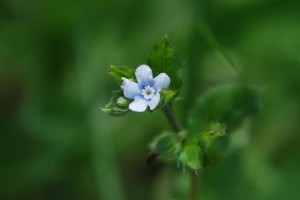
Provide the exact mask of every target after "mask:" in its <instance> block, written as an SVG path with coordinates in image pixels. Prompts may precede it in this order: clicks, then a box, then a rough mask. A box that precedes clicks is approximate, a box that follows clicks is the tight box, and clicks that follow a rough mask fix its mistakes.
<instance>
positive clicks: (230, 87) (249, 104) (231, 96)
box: [188, 84, 261, 137]
mask: <svg viewBox="0 0 300 200" xmlns="http://www.w3.org/2000/svg"><path fill="white" fill-rule="evenodd" d="M260 108H261V102H260V99H259V97H258V92H257V91H256V89H255V88H252V87H249V86H247V85H244V84H227V85H222V86H219V87H216V88H214V89H212V90H210V91H208V92H207V93H206V94H204V95H203V96H202V97H201V98H200V99H199V101H198V103H197V105H196V107H195V109H194V110H193V111H192V112H191V115H190V117H189V121H188V123H189V128H188V130H189V133H190V136H192V137H194V136H197V135H198V134H201V133H202V132H203V129H205V126H206V124H207V123H209V122H212V121H214V122H220V123H225V125H226V131H227V133H228V132H230V131H231V130H233V129H234V128H236V127H237V126H238V125H239V124H240V123H241V121H242V120H243V119H244V118H245V117H246V116H248V115H249V114H251V113H255V112H257V111H258V110H260Z"/></svg>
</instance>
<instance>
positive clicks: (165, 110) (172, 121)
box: [162, 104, 182, 133]
mask: <svg viewBox="0 0 300 200" xmlns="http://www.w3.org/2000/svg"><path fill="white" fill-rule="evenodd" d="M162 111H163V113H164V114H165V116H166V118H167V119H168V121H169V123H170V125H171V127H172V129H173V131H175V133H178V132H180V131H181V130H182V128H181V125H180V124H179V122H178V120H177V119H176V117H175V114H174V111H173V109H172V108H171V107H170V106H169V105H168V104H167V105H165V106H164V107H163V108H162Z"/></svg>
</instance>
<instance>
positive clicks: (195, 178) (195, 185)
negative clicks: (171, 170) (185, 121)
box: [162, 104, 200, 200]
mask: <svg viewBox="0 0 300 200" xmlns="http://www.w3.org/2000/svg"><path fill="white" fill-rule="evenodd" d="M162 111H163V113H164V114H165V116H166V118H167V119H168V121H169V123H170V125H171V127H172V129H173V130H174V131H175V133H178V132H180V131H181V130H182V128H181V125H180V124H179V122H178V120H177V119H176V116H175V114H174V111H173V109H172V108H171V107H170V105H168V104H167V105H165V106H164V107H163V108H162ZM199 180H200V178H199V175H198V174H197V173H196V172H193V171H191V185H190V187H191V188H190V200H199V182H200V181H199Z"/></svg>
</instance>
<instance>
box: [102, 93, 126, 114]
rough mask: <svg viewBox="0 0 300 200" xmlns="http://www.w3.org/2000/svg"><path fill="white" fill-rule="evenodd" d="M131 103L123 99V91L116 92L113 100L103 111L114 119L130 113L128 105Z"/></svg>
mask: <svg viewBox="0 0 300 200" xmlns="http://www.w3.org/2000/svg"><path fill="white" fill-rule="evenodd" d="M130 103H131V101H129V100H128V99H126V98H124V97H123V94H122V91H121V90H118V91H114V92H113V95H112V98H111V100H110V101H109V102H108V103H107V104H106V106H105V107H104V108H101V110H102V111H103V112H104V113H107V114H109V115H112V116H114V117H121V116H124V115H126V114H128V113H129V112H131V111H130V110H129V109H128V105H129V104H130Z"/></svg>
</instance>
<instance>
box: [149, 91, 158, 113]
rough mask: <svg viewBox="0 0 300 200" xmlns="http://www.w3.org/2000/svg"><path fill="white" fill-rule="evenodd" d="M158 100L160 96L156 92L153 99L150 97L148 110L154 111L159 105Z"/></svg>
mask: <svg viewBox="0 0 300 200" xmlns="http://www.w3.org/2000/svg"><path fill="white" fill-rule="evenodd" d="M159 100H160V94H159V92H157V93H156V95H155V96H154V97H152V99H151V101H148V105H149V107H150V110H154V108H156V106H157V105H158V103H159Z"/></svg>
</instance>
